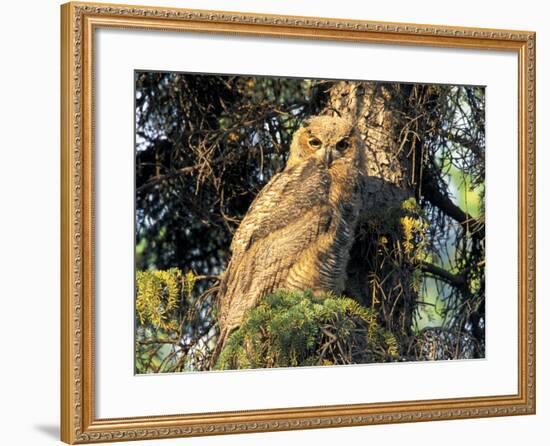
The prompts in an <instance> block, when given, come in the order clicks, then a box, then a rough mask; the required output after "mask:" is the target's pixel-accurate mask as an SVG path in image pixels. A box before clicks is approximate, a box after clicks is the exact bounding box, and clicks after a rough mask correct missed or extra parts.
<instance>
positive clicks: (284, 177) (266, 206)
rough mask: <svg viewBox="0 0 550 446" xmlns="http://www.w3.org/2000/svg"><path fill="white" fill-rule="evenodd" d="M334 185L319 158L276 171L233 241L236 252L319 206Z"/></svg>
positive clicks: (255, 201) (234, 253) (251, 206)
mask: <svg viewBox="0 0 550 446" xmlns="http://www.w3.org/2000/svg"><path fill="white" fill-rule="evenodd" d="M329 187H330V176H329V175H328V174H327V173H326V171H324V170H323V169H322V168H320V167H319V166H318V165H317V163H316V160H309V161H307V162H304V163H303V164H302V165H298V166H295V167H294V168H292V169H289V170H284V171H283V172H281V173H278V174H277V175H275V176H274V177H273V178H272V179H271V181H270V182H269V183H268V184H267V185H266V186H265V187H264V188H263V189H262V190H261V191H260V193H259V194H258V195H257V196H256V198H255V199H254V201H253V202H252V204H251V205H250V208H249V209H248V212H247V214H246V215H245V217H244V218H243V220H242V221H241V224H240V225H239V228H238V229H237V231H236V232H235V234H234V236H233V241H232V242H231V251H232V256H233V257H235V256H236V255H237V256H238V255H239V254H240V253H242V252H243V251H246V250H247V249H249V248H250V246H251V245H252V244H253V243H254V242H256V241H258V240H260V239H262V238H264V237H266V236H267V235H269V234H271V233H272V232H273V231H277V230H278V229H280V228H283V227H285V226H287V225H288V224H289V223H290V222H292V221H294V220H296V219H297V218H298V217H299V216H300V215H302V214H303V213H304V212H306V211H307V210H308V209H311V208H312V207H315V206H318V205H319V204H320V203H321V202H322V201H323V200H324V199H326V194H327V193H328V189H329Z"/></svg>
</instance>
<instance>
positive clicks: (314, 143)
mask: <svg viewBox="0 0 550 446" xmlns="http://www.w3.org/2000/svg"><path fill="white" fill-rule="evenodd" d="M308 143H309V146H310V147H311V148H313V149H318V148H319V147H321V144H322V143H321V140H320V139H319V138H311V139H310V140H309V141H308Z"/></svg>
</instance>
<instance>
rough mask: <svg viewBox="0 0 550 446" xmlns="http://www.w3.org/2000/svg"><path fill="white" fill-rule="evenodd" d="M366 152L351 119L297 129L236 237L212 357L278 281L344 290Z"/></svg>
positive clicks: (322, 119)
mask: <svg viewBox="0 0 550 446" xmlns="http://www.w3.org/2000/svg"><path fill="white" fill-rule="evenodd" d="M361 157H362V150H361V147H360V142H359V139H358V138H357V136H356V135H355V132H354V128H353V126H352V125H351V123H350V122H349V121H347V120H344V119H342V118H338V117H329V116H317V117H313V118H310V119H309V120H307V121H306V122H305V123H304V124H303V125H302V127H300V128H299V129H298V130H297V131H296V133H295V134H294V137H293V140H292V145H291V148H290V155H289V159H288V162H287V165H286V167H285V169H284V170H283V171H282V172H281V173H279V174H277V175H275V176H274V177H273V178H272V179H271V181H270V182H269V183H268V184H267V185H266V186H265V187H264V188H263V189H262V190H261V192H260V193H259V194H258V195H257V197H256V199H255V200H254V202H253V203H252V204H251V206H250V208H249V210H248V212H247V214H246V215H245V217H244V218H243V220H242V222H241V224H240V226H239V228H238V229H237V231H236V232H235V235H234V237H233V241H232V243H231V260H230V262H229V265H228V267H227V269H226V272H225V274H224V276H223V279H222V282H221V286H220V292H219V300H218V302H219V325H220V337H219V341H218V344H217V347H216V351H215V353H214V359H215V358H216V357H217V355H218V354H219V353H220V352H221V350H222V348H223V346H224V344H225V342H226V340H227V338H228V336H229V335H230V334H231V332H232V331H233V330H235V329H237V328H238V327H239V326H240V324H241V322H242V320H243V317H244V314H245V312H246V311H247V310H248V309H250V308H252V307H254V306H255V305H256V304H257V302H258V300H259V299H260V298H261V297H263V296H265V295H267V294H269V293H272V292H273V291H275V290H277V289H290V290H305V289H310V290H312V291H313V292H314V293H322V292H329V291H332V292H334V293H337V294H339V293H341V292H342V291H343V289H344V283H345V279H346V266H347V263H348V259H349V250H350V247H351V244H352V242H353V236H354V231H355V226H356V224H357V219H358V213H359V206H360V184H361V175H362V174H361V168H360V166H362V159H361Z"/></svg>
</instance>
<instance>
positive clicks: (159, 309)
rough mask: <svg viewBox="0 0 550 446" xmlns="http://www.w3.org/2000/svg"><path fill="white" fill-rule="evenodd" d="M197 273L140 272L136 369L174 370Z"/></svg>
mask: <svg viewBox="0 0 550 446" xmlns="http://www.w3.org/2000/svg"><path fill="white" fill-rule="evenodd" d="M194 286H195V275H194V274H193V272H191V271H190V272H188V273H186V274H184V273H183V272H182V271H181V270H179V269H178V268H171V269H168V270H165V271H164V270H155V271H138V272H137V274H136V371H137V373H149V372H166V371H173V368H174V366H175V365H176V364H177V363H178V358H179V357H180V356H181V355H179V354H178V353H179V347H178V345H177V344H178V340H179V338H180V336H181V333H180V327H181V322H182V315H183V313H184V310H185V309H186V308H188V307H189V305H190V303H191V300H192V295H193V288H194Z"/></svg>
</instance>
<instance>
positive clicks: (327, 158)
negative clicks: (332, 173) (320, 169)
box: [325, 147, 332, 167]
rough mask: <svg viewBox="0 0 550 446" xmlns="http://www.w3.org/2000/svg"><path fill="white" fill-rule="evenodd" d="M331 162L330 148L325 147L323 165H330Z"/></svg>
mask: <svg viewBox="0 0 550 446" xmlns="http://www.w3.org/2000/svg"><path fill="white" fill-rule="evenodd" d="M331 164H332V150H331V148H330V147H325V165H326V166H327V167H330V165H331Z"/></svg>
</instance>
